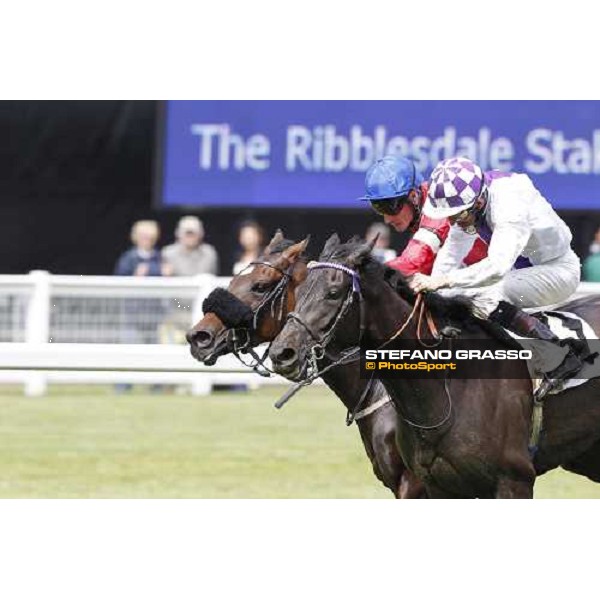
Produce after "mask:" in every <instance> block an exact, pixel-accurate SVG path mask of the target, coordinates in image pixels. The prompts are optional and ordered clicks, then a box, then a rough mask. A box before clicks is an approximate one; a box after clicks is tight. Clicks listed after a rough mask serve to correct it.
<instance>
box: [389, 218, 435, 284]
mask: <svg viewBox="0 0 600 600" xmlns="http://www.w3.org/2000/svg"><path fill="white" fill-rule="evenodd" d="M441 243H442V240H440V238H439V237H438V233H437V232H435V231H432V230H430V229H426V228H424V227H421V228H420V229H419V230H418V231H417V232H416V233H415V235H414V236H413V237H412V238H411V239H410V240H409V242H408V244H407V245H406V248H404V251H403V252H402V254H400V256H398V257H396V258H394V259H392V260H390V261H388V262H387V263H386V265H387V266H388V267H391V268H392V269H396V270H397V271H400V272H401V273H402V274H403V275H404V276H405V277H410V276H411V275H414V274H415V273H426V274H429V273H431V268H432V266H433V261H434V260H435V256H436V254H437V252H438V250H439V248H440V245H441Z"/></svg>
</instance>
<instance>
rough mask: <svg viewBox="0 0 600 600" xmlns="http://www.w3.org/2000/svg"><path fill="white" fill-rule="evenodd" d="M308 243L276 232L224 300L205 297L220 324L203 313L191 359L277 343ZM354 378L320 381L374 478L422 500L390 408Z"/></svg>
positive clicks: (346, 373) (351, 370)
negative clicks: (351, 421)
mask: <svg viewBox="0 0 600 600" xmlns="http://www.w3.org/2000/svg"><path fill="white" fill-rule="evenodd" d="M307 242H308V240H304V241H302V242H298V243H294V242H292V241H290V240H286V239H285V238H284V236H283V234H282V233H281V231H278V232H277V233H276V234H275V237H274V238H273V239H272V240H271V242H270V243H269V245H268V247H267V248H266V250H265V252H264V254H263V256H262V257H261V258H260V259H259V260H258V261H256V263H255V264H254V265H252V269H251V270H248V271H246V272H244V273H241V274H240V275H237V276H236V277H234V278H233V279H232V280H231V283H230V285H229V287H228V290H227V291H228V294H227V293H224V292H223V290H220V291H217V292H214V293H213V294H212V295H211V296H215V297H212V298H211V296H209V298H208V299H207V303H206V304H205V308H208V309H212V310H215V311H217V312H218V313H219V314H220V317H221V318H220V317H219V316H217V314H215V312H206V314H205V315H204V317H203V318H202V320H201V321H199V322H198V323H197V324H196V325H194V327H192V329H191V330H190V331H189V332H188V334H187V339H188V342H189V344H190V350H191V353H192V355H193V356H194V358H196V359H197V360H199V361H201V362H205V363H206V364H214V363H215V362H216V360H217V358H218V357H219V356H222V355H224V354H227V353H229V352H232V351H236V345H238V344H239V346H241V347H243V348H244V350H248V349H249V348H251V347H254V346H257V345H259V344H261V343H263V342H271V341H272V340H273V339H275V337H276V336H277V334H278V333H279V332H280V331H281V328H282V327H283V323H284V322H285V318H286V316H287V314H288V312H290V311H292V310H293V308H294V306H295V300H296V290H297V288H298V286H299V285H300V284H301V283H302V282H303V281H304V280H305V278H306V275H307V271H306V261H305V260H304V259H303V252H304V250H305V248H306V245H307ZM244 309H246V311H245V310H244ZM223 321H225V322H226V324H225V323H224V322H223ZM331 350H332V351H333V352H334V353H335V352H337V351H338V350H341V348H339V349H338V348H336V347H335V346H332V347H331ZM329 364H330V360H329V359H328V358H327V357H324V358H323V359H322V360H321V361H320V366H323V367H326V366H327V365H329ZM358 375H359V374H358V371H357V370H356V368H355V366H354V365H339V366H337V367H334V368H332V369H331V370H329V371H328V372H327V373H325V374H324V375H323V380H324V381H325V383H326V384H327V385H328V386H329V387H330V388H331V389H332V390H333V392H334V393H335V394H336V395H337V396H338V398H340V400H341V401H342V402H343V404H344V406H345V407H346V409H347V410H348V412H349V414H354V413H356V417H357V418H356V423H357V426H358V430H359V432H360V436H361V439H362V442H363V444H364V447H365V450H366V453H367V456H368V457H369V459H370V461H371V464H372V466H373V471H374V473H375V475H376V476H377V478H378V479H379V480H380V481H381V482H382V483H383V484H384V485H385V486H386V487H387V488H389V489H390V490H391V491H392V493H393V494H394V495H395V496H396V497H397V498H420V497H423V493H424V488H423V485H422V484H421V483H420V482H419V481H418V480H417V479H416V477H415V476H414V475H413V474H412V473H411V472H410V471H408V470H407V469H406V467H405V466H404V463H403V462H402V459H401V458H400V455H399V452H398V450H397V447H396V409H395V408H394V405H393V403H392V402H391V401H389V396H388V395H387V393H386V391H385V389H384V387H383V385H382V384H381V383H380V382H379V381H377V380H373V381H372V382H371V383H369V382H368V381H363V380H361V379H360V378H359V376H358ZM359 402H360V403H361V406H360V407H359V406H357V405H358V403H359ZM357 411H359V412H357ZM361 413H362V415H364V416H361Z"/></svg>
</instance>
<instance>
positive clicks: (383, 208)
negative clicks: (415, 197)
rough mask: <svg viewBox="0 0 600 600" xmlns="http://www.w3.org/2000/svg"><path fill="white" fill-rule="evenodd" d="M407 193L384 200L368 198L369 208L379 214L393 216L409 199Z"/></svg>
mask: <svg viewBox="0 0 600 600" xmlns="http://www.w3.org/2000/svg"><path fill="white" fill-rule="evenodd" d="M409 196H410V193H409V194H406V195H404V196H396V197H395V198H386V199H385V200H370V202H371V208H372V209H373V210H374V211H375V212H376V213H377V214H378V215H381V216H384V215H389V216H391V217H393V216H394V215H397V214H398V213H399V212H400V211H401V210H402V207H403V206H404V205H405V204H406V203H407V202H408V201H409Z"/></svg>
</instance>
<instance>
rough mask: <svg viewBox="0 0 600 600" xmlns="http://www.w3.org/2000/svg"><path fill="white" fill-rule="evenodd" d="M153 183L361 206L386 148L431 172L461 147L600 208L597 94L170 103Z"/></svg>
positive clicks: (293, 202) (191, 202)
mask: <svg viewBox="0 0 600 600" xmlns="http://www.w3.org/2000/svg"><path fill="white" fill-rule="evenodd" d="M161 144H162V148H160V156H161V159H160V171H161V177H160V180H159V181H158V187H157V192H158V200H159V204H160V205H162V206H166V207H174V206H179V207H201V206H206V207H208V206H211V207H227V206H229V207H234V206H255V207H261V206H262V207H307V208H308V207H319V208H359V207H360V205H361V203H360V202H359V201H358V200H357V198H358V196H360V195H362V193H363V187H364V173H365V171H366V170H367V168H368V167H369V165H370V164H371V163H372V162H373V161H374V160H375V159H376V158H379V157H381V156H383V155H384V154H389V153H399V154H402V155H405V156H408V157H410V158H412V159H413V160H414V161H415V162H416V163H417V165H418V167H419V168H420V169H421V170H422V171H423V173H424V175H426V176H427V175H429V173H430V172H431V170H432V168H433V167H434V166H435V164H436V163H437V162H438V161H439V160H442V159H444V158H448V157H450V156H455V155H462V156H467V157H469V158H471V159H472V160H475V161H476V162H478V163H479V164H480V165H481V166H482V168H483V169H484V170H490V169H500V170H510V171H517V172H521V173H527V174H528V175H529V176H530V177H531V179H532V180H533V182H534V184H535V185H536V186H537V187H538V189H539V190H540V191H541V192H542V194H543V195H544V196H545V197H546V198H547V199H548V200H549V202H550V203H551V204H552V205H553V206H554V207H555V208H561V209H597V208H600V102H597V101H437V100H436V101H171V102H167V103H165V107H164V122H163V135H162V141H161Z"/></svg>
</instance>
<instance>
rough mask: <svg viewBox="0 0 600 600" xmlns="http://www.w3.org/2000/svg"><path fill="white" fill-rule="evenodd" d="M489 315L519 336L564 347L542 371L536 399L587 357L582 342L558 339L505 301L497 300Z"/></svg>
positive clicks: (534, 318) (546, 327) (532, 317)
mask: <svg viewBox="0 0 600 600" xmlns="http://www.w3.org/2000/svg"><path fill="white" fill-rule="evenodd" d="M489 318H490V321H493V322H495V323H498V324H499V325H502V327H505V328H506V329H508V330H509V331H512V332H513V333H515V334H517V335H519V336H522V337H528V338H534V339H538V340H542V341H544V342H551V343H553V344H555V345H557V346H561V347H564V346H567V347H568V351H567V353H566V355H565V356H564V358H563V360H562V362H561V363H560V364H559V365H558V366H557V367H555V368H554V369H552V370H550V371H546V372H544V373H543V376H544V378H543V381H542V383H541V385H540V387H539V388H538V390H537V392H536V397H538V398H542V397H544V396H545V395H546V394H547V393H549V392H551V391H552V390H554V389H556V388H558V387H559V386H560V385H561V383H562V382H564V381H565V380H567V379H569V378H570V377H573V376H574V375H576V374H577V373H578V372H579V371H580V370H581V369H582V367H583V363H584V361H585V360H586V359H588V358H589V356H590V353H589V349H588V347H587V344H586V343H585V342H583V341H581V340H577V339H574V338H568V339H565V340H561V339H559V338H558V336H556V335H555V334H554V333H553V332H552V331H551V329H550V328H549V327H548V326H547V325H546V324H545V323H543V322H542V321H540V320H539V319H538V318H536V317H534V316H533V315H530V314H529V313H526V312H525V311H523V310H521V309H520V308H517V307H516V306H514V305H512V304H510V303H508V302H504V301H501V302H500V303H499V304H498V307H497V308H496V309H495V310H494V311H493V312H492V313H491V314H490V317H489Z"/></svg>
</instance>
